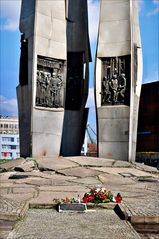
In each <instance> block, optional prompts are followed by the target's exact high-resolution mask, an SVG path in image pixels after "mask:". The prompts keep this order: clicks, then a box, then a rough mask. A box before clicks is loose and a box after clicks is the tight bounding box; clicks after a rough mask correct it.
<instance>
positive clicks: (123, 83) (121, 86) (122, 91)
mask: <svg viewBox="0 0 159 239" xmlns="http://www.w3.org/2000/svg"><path fill="white" fill-rule="evenodd" d="M125 91H126V78H125V74H124V73H121V75H120V81H119V87H118V95H120V96H121V97H122V101H123V100H124V97H125Z"/></svg>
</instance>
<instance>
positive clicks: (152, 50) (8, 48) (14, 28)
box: [0, 0, 159, 129]
mask: <svg viewBox="0 0 159 239" xmlns="http://www.w3.org/2000/svg"><path fill="white" fill-rule="evenodd" d="M134 1H135V0H134ZM0 4H1V6H0V16H1V17H0V106H1V114H5V115H17V103H16V86H17V85H18V82H19V76H18V75H19V56H20V33H19V30H18V24H19V14H20V4H21V1H20V0H1V1H0ZM88 7H89V20H90V21H89V32H90V40H91V50H92V58H93V60H94V54H95V50H96V36H97V30H98V17H99V1H98V0H89V1H88ZM139 14H140V30H141V38H142V48H143V61H144V72H143V83H146V82H152V81H157V80H159V0H139ZM93 75H94V63H91V64H90V94H89V99H88V106H89V107H90V116H89V123H90V125H91V126H92V127H93V128H94V129H95V119H94V118H95V114H94V104H93V81H94V80H93Z"/></svg>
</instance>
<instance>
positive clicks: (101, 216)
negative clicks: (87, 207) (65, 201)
mask: <svg viewBox="0 0 159 239" xmlns="http://www.w3.org/2000/svg"><path fill="white" fill-rule="evenodd" d="M14 238H26V239H27V238H28V239H39V238H47V239H52V238H54V239H63V238H66V239H73V238H76V239H81V238H83V239H86V238H87V239H88V238H92V239H99V238H105V239H107V238H119V239H139V238H140V237H139V235H138V234H137V233H136V232H135V230H134V229H133V228H132V227H131V226H130V224H128V223H127V222H125V221H121V220H120V219H119V217H118V216H117V215H116V214H115V213H114V211H112V210H97V211H95V212H88V213H84V214H83V213H82V214H81V213H69V214H68V213H67V214H64V213H63V214H60V213H58V212H56V211H54V210H30V211H29V212H28V217H27V219H26V220H25V221H23V222H22V223H19V225H18V226H17V227H16V228H15V230H13V232H12V233H10V235H9V237H8V239H14Z"/></svg>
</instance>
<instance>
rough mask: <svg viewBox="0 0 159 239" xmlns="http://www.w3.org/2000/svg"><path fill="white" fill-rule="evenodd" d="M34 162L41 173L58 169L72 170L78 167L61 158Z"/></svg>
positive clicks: (41, 159) (42, 159)
mask: <svg viewBox="0 0 159 239" xmlns="http://www.w3.org/2000/svg"><path fill="white" fill-rule="evenodd" d="M36 162H37V164H38V168H39V169H40V170H42V171H46V170H52V171H57V170H60V169H65V168H73V167H77V166H78V164H77V163H75V162H71V161H70V160H67V159H66V158H62V157H54V158H40V159H37V160H36Z"/></svg>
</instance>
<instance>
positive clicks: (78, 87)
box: [61, 0, 91, 156]
mask: <svg viewBox="0 0 159 239" xmlns="http://www.w3.org/2000/svg"><path fill="white" fill-rule="evenodd" d="M89 61H91V53H90V44H89V36H88V11H87V1H86V0H68V1H67V83H66V104H65V116H64V127H63V136H62V144H61V155H63V156H77V155H80V153H81V148H82V144H83V142H84V135H85V129H86V123H87V117H88V109H87V108H85V105H86V101H87V96H88V88H89Z"/></svg>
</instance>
